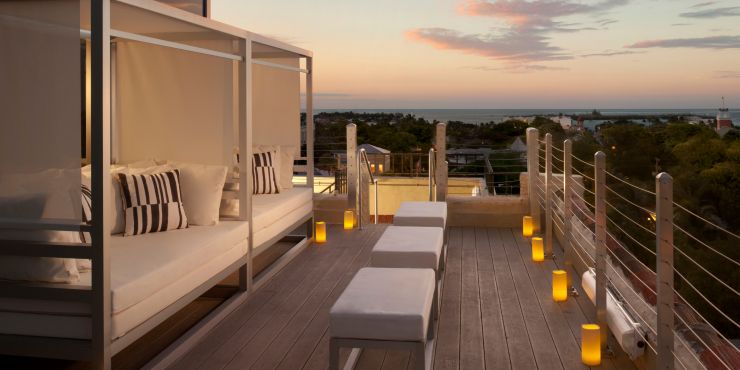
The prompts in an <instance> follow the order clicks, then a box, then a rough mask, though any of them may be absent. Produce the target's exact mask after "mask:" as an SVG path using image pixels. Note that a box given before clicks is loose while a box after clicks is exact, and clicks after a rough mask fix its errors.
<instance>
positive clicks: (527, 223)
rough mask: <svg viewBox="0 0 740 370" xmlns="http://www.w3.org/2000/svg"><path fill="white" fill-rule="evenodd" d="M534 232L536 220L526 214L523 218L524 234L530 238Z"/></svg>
mask: <svg viewBox="0 0 740 370" xmlns="http://www.w3.org/2000/svg"><path fill="white" fill-rule="evenodd" d="M533 233H534V221H533V220H532V217H531V216H524V218H523V219H522V235H523V236H524V237H525V238H529V237H531V236H532V234H533Z"/></svg>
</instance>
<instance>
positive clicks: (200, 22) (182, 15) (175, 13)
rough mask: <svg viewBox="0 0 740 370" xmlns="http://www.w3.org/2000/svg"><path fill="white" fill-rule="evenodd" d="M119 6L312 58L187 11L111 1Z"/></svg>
mask: <svg viewBox="0 0 740 370" xmlns="http://www.w3.org/2000/svg"><path fill="white" fill-rule="evenodd" d="M112 1H115V2H118V3H121V4H126V5H130V6H133V7H137V8H140V9H144V10H146V11H149V12H152V13H157V14H160V15H163V16H166V17H170V18H173V19H176V20H178V21H182V22H187V23H190V24H193V25H196V26H199V27H203V28H206V29H210V30H213V31H217V32H221V33H225V34H228V35H231V36H235V37H238V38H241V39H245V40H246V39H250V40H252V41H254V42H259V43H261V44H265V45H268V46H272V47H275V48H278V49H281V50H285V51H288V52H291V53H294V54H298V55H300V56H302V57H308V58H311V57H313V52H312V51H310V50H306V49H303V48H299V47H297V46H294V45H290V44H288V43H286V42H283V41H279V40H275V39H273V38H270V37H267V36H263V35H260V34H258V33H254V32H250V31H247V30H244V29H241V28H239V27H235V26H232V25H230V24H226V23H223V22H219V21H216V20H214V19H212V18H207V17H203V16H201V15H197V14H193V13H190V12H188V11H185V10H182V9H178V8H175V7H173V6H170V5H167V4H164V3H159V2H156V1H153V0H112Z"/></svg>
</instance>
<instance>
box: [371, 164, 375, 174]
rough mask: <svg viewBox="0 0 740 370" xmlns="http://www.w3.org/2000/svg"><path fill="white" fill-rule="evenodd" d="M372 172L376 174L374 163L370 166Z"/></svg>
mask: <svg viewBox="0 0 740 370" xmlns="http://www.w3.org/2000/svg"><path fill="white" fill-rule="evenodd" d="M370 172H372V173H375V164H374V163H371V164H370Z"/></svg>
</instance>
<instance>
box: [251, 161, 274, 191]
mask: <svg viewBox="0 0 740 370" xmlns="http://www.w3.org/2000/svg"><path fill="white" fill-rule="evenodd" d="M252 174H253V175H252V194H277V193H279V192H280V187H278V183H277V179H276V178H275V167H270V166H258V167H252Z"/></svg>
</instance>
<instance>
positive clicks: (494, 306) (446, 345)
mask: <svg viewBox="0 0 740 370" xmlns="http://www.w3.org/2000/svg"><path fill="white" fill-rule="evenodd" d="M384 230H385V226H384V225H369V226H367V227H366V229H365V230H363V231H357V230H355V231H344V230H342V229H341V227H339V226H330V228H329V236H328V239H329V240H328V242H327V243H325V244H322V245H312V246H310V247H309V248H308V249H307V250H306V251H304V252H303V253H301V255H299V256H298V257H296V259H295V260H294V261H293V262H291V264H290V265H288V266H287V267H286V268H285V269H284V270H283V271H281V272H280V273H279V274H278V275H277V276H275V278H273V279H272V280H271V281H270V282H269V283H268V284H267V285H265V286H264V287H263V288H261V289H260V290H258V291H257V292H255V293H254V294H253V295H252V296H251V297H250V298H249V299H248V300H247V301H246V302H245V303H244V304H243V305H242V306H240V307H239V308H237V309H236V310H235V311H234V312H233V313H231V314H230V315H229V317H227V318H226V319H225V320H224V321H222V322H221V323H220V324H219V325H218V326H217V327H216V328H214V329H213V330H212V331H211V332H210V333H208V335H206V336H205V337H204V339H203V340H202V341H201V342H200V343H198V344H197V345H196V347H195V348H193V349H192V350H190V351H189V352H188V353H187V354H186V355H185V356H184V357H182V358H181V359H179V360H178V361H177V362H176V363H175V364H174V365H173V368H176V369H220V368H228V369H246V368H254V369H272V368H280V369H300V368H303V369H326V368H327V367H328V362H329V337H328V323H329V315H328V313H329V309H330V307H331V306H332V304H333V303H334V301H335V300H336V299H337V297H338V296H339V295H340V294H341V292H342V290H343V289H344V287H345V286H346V285H347V284H348V283H349V281H350V279H351V278H352V277H353V276H354V274H355V272H356V271H357V270H358V269H359V268H361V267H363V266H366V265H367V264H368V263H369V261H370V251H371V249H372V247H373V245H374V243H375V241H376V240H377V239H378V238H379V237H380V235H381V234H382V232H383V231H384ZM556 249H558V247H557V246H556ZM529 256H530V251H529V245H528V243H527V241H526V240H524V239H523V238H522V237H521V234H519V233H518V232H516V231H515V230H512V229H496V228H473V227H456V228H455V227H453V228H451V229H450V239H449V250H448V262H447V270H446V272H445V284H444V289H443V292H442V306H441V317H440V320H439V323H438V325H439V327H438V332H437V335H438V336H437V341H436V343H437V344H436V345H437V347H436V350H435V358H434V367H435V369H458V368H461V369H484V368H487V369H506V368H518V369H535V368H539V369H578V368H585V366H584V365H582V364H581V356H580V347H579V346H580V326H581V324H582V323H585V322H587V321H588V320H587V318H592V317H594V312H593V311H594V308H593V305H591V303H590V302H588V301H587V299H588V298H586V297H585V294H581V296H580V297H579V298H570V299H569V300H568V301H567V302H564V303H555V302H553V301H552V299H551V289H550V276H551V271H552V270H553V269H555V268H556V266H561V265H562V259H560V258H557V257H556V259H555V260H554V261H546V262H544V263H539V264H535V263H533V262H531V260H530V257H529ZM561 267H562V266H561ZM569 272H570V271H569ZM574 284H575V285H576V286H577V287H578V288H579V290H580V282H579V281H578V279H577V277H574ZM581 293H582V292H581ZM348 354H349V351H344V352H343V355H342V359H343V360H344V359H346V357H347V355H348ZM412 361H413V359H410V358H409V354H408V353H405V352H394V351H381V350H366V351H363V353H362V355H361V357H360V359H359V361H358V364H357V366H356V368H357V369H404V368H407V367H410V365H411V362H412ZM602 368H605V369H631V368H634V365H633V364H632V362H630V360H629V359H628V358H627V357H626V355H624V354H623V353H621V352H620V353H618V354H617V355H615V356H614V357H613V358H610V359H605V360H604V361H603V363H602Z"/></svg>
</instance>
